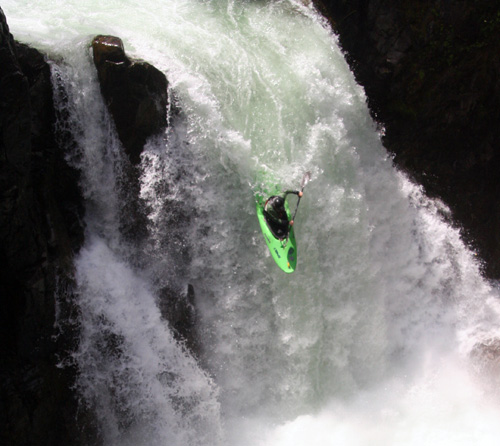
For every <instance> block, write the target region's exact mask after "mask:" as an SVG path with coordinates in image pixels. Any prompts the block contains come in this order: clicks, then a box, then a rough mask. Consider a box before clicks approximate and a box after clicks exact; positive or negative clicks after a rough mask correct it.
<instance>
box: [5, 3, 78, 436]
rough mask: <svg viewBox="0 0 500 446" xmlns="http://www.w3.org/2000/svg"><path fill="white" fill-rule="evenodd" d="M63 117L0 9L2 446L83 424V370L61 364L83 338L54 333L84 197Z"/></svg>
mask: <svg viewBox="0 0 500 446" xmlns="http://www.w3.org/2000/svg"><path fill="white" fill-rule="evenodd" d="M54 116H55V115H54V109H53V103H52V87H51V78H50V69H49V66H48V64H47V63H46V61H45V58H44V56H43V55H42V54H40V53H39V52H38V51H37V50H35V49H33V48H30V47H28V46H26V45H22V44H19V43H17V42H15V41H14V39H13V37H12V35H11V34H10V33H9V28H8V25H7V22H6V19H5V16H4V14H3V11H2V10H1V9H0V264H1V265H2V268H1V269H0V299H1V301H0V334H1V339H2V342H1V343H0V425H1V426H2V429H1V430H0V444H9V445H28V444H38V445H45V444H46V445H49V444H50V445H58V444H68V443H73V441H72V440H73V438H74V437H75V436H76V435H75V432H76V430H77V427H76V422H75V419H74V417H75V416H76V400H75V397H74V395H73V392H72V390H71V385H72V381H73V373H74V370H72V369H60V368H58V367H57V362H58V361H59V359H60V358H61V357H63V356H64V351H65V350H66V349H69V347H70V346H71V345H72V344H73V343H74V342H75V338H74V337H73V336H72V335H71V334H68V333H66V334H65V335H61V336H59V338H57V339H56V338H55V337H54V335H55V334H56V329H55V322H56V314H55V312H56V301H55V299H56V293H57V292H58V289H60V288H61V287H63V286H64V285H63V284H64V283H66V284H69V283H70V282H71V276H72V259H73V255H74V252H76V251H77V250H78V249H79V246H80V245H81V242H82V240H83V228H82V226H81V224H80V221H81V217H82V214H83V200H82V198H81V196H80V193H79V189H78V184H77V182H78V173H77V172H76V171H74V170H73V169H72V168H70V167H69V166H68V165H67V164H66V162H65V160H64V153H63V150H62V148H61V147H59V146H58V145H57V144H56V142H55V135H54ZM69 288H70V287H69Z"/></svg>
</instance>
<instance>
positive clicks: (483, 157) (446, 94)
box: [315, 0, 500, 279]
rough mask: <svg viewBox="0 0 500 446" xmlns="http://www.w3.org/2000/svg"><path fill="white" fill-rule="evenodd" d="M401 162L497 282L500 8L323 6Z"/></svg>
mask: <svg viewBox="0 0 500 446" xmlns="http://www.w3.org/2000/svg"><path fill="white" fill-rule="evenodd" d="M315 3H316V4H317V5H318V7H319V8H320V10H322V11H323V12H324V14H325V15H326V16H328V17H329V18H330V20H331V23H332V26H333V28H334V29H335V31H336V32H337V33H338V34H339V40H340V43H341V46H342V49H343V50H344V51H345V52H346V59H347V61H348V62H349V64H350V65H351V68H352V69H353V71H354V73H355V76H356V79H357V81H358V82H359V83H360V84H361V85H362V86H363V87H364V88H365V91H366V94H367V97H368V105H369V107H370V110H371V112H372V115H373V117H374V118H375V119H376V120H377V121H379V122H380V123H381V124H382V125H383V126H384V127H385V136H384V138H383V143H384V145H385V146H386V148H387V149H388V150H389V151H390V152H392V153H393V154H394V155H395V157H394V161H395V163H396V164H397V165H398V166H399V167H400V168H401V169H403V170H405V171H406V172H408V173H409V174H410V175H411V176H413V177H414V178H415V179H416V181H418V182H419V183H420V184H422V185H423V186H424V187H425V189H426V191H427V193H428V195H430V196H437V197H440V198H441V199H442V200H443V201H444V202H446V203H447V204H448V206H449V207H450V208H451V210H452V212H453V218H454V221H455V223H456V224H457V225H458V226H460V227H461V228H462V229H463V231H462V233H463V236H464V238H465V240H466V241H467V242H469V243H471V246H472V248H473V249H476V250H477V251H478V253H479V254H480V255H481V258H482V259H484V260H485V267H484V272H485V274H486V275H487V276H488V277H491V278H497V279H498V278H499V277H500V233H499V231H498V227H500V203H499V202H498V199H497V197H498V193H499V191H500V176H498V175H497V172H498V171H499V169H500V150H499V148H498V141H500V126H498V122H500V84H499V83H498V81H497V73H498V72H499V70H500V40H499V39H498V38H497V37H498V35H499V33H500V20H499V17H500V5H499V4H497V3H494V2H490V1H488V0H477V1H474V2H465V1H458V2H448V1H446V2H445V1H439V2H434V1H431V0H422V1H419V2H418V4H416V3H415V2H412V1H405V0H403V1H400V0H398V1H396V0H371V1H368V0H358V1H355V2H352V1H347V0H316V1H315Z"/></svg>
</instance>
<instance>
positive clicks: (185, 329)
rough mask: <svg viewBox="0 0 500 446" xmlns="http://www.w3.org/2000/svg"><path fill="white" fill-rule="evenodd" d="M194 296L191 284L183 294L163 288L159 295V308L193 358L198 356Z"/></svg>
mask: <svg viewBox="0 0 500 446" xmlns="http://www.w3.org/2000/svg"><path fill="white" fill-rule="evenodd" d="M194 300H195V294H194V288H193V286H192V285H191V284H189V285H188V287H187V291H186V292H185V293H182V292H179V291H176V290H173V289H171V288H169V287H165V288H163V289H162V290H160V293H159V308H160V311H161V313H162V316H163V317H164V318H165V319H166V320H167V321H168V322H169V324H170V326H171V327H172V329H173V332H174V334H175V336H176V338H177V340H178V341H180V342H183V343H184V344H185V345H186V347H187V348H188V349H189V350H190V351H191V353H193V354H194V355H195V356H198V355H199V348H198V341H197V337H196V312H195V306H194Z"/></svg>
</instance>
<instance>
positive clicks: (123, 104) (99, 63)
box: [92, 36, 168, 164]
mask: <svg viewBox="0 0 500 446" xmlns="http://www.w3.org/2000/svg"><path fill="white" fill-rule="evenodd" d="M92 48H93V54H94V63H95V66H96V68H97V73H98V77H99V82H100V85H101V91H102V94H103V97H104V99H105V101H106V104H107V106H108V109H109V111H110V113H111V115H112V116H113V120H114V122H115V125H116V129H117V132H118V136H119V137H120V140H121V142H122V144H123V146H124V147H125V150H126V151H127V153H128V155H129V157H130V160H131V162H132V163H133V164H137V163H139V161H140V154H141V152H142V149H143V147H144V144H145V142H146V140H147V139H148V138H149V137H151V136H153V135H156V134H161V133H163V132H164V131H165V129H166V128H167V105H168V93H167V88H168V82H167V78H166V77H165V75H164V74H163V73H162V72H161V71H159V70H158V69H156V68H155V67H153V66H152V65H150V64H149V63H147V62H142V61H134V60H131V59H129V58H128V57H127V55H126V54H125V51H124V48H123V43H122V41H121V39H119V38H117V37H113V36H97V37H95V38H94V40H93V41H92Z"/></svg>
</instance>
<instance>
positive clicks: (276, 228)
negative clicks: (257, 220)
mask: <svg viewBox="0 0 500 446" xmlns="http://www.w3.org/2000/svg"><path fill="white" fill-rule="evenodd" d="M289 194H294V195H297V196H298V197H299V198H300V197H302V195H303V192H302V191H298V190H289V191H286V192H285V193H284V195H283V196H281V195H273V196H272V197H269V198H268V199H267V201H266V203H265V204H264V216H265V217H266V220H267V222H268V223H269V225H270V227H271V230H272V232H273V233H274V235H275V236H276V237H277V238H279V239H284V238H285V237H286V236H287V235H288V231H289V229H290V226H292V225H293V220H291V221H288V216H287V214H286V210H285V200H286V196H287V195H289Z"/></svg>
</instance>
